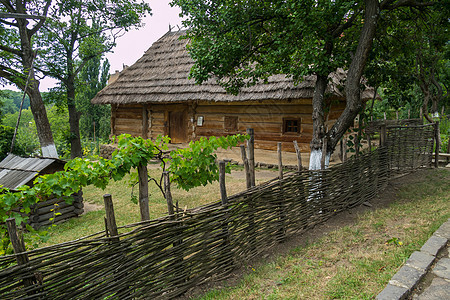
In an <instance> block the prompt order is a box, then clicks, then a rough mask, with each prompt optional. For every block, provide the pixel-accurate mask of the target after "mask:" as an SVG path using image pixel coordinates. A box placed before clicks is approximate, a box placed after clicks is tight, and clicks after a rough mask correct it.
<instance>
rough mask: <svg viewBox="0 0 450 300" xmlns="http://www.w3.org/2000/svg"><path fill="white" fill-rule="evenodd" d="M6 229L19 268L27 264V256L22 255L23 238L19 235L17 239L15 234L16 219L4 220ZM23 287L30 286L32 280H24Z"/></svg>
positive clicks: (23, 248) (23, 249) (23, 247)
mask: <svg viewBox="0 0 450 300" xmlns="http://www.w3.org/2000/svg"><path fill="white" fill-rule="evenodd" d="M6 227H7V229H8V234H9V239H10V241H11V245H12V246H13V250H14V254H16V261H17V264H18V265H19V266H20V265H25V264H28V262H29V259H28V255H27V254H26V253H24V252H25V251H26V249H25V242H24V241H23V236H22V235H20V237H19V234H18V233H17V226H16V219H14V218H8V219H6ZM23 285H24V286H25V288H26V287H29V286H32V285H33V280H32V279H31V278H24V279H23Z"/></svg>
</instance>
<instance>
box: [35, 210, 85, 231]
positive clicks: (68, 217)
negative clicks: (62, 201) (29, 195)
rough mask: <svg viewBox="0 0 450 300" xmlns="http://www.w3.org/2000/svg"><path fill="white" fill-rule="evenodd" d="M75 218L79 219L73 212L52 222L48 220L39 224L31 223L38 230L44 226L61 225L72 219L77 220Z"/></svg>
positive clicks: (57, 217)
mask: <svg viewBox="0 0 450 300" xmlns="http://www.w3.org/2000/svg"><path fill="white" fill-rule="evenodd" d="M75 217H78V215H77V214H76V213H75V212H74V211H72V212H69V213H66V214H64V215H59V216H56V217H55V218H54V219H53V220H51V221H50V220H47V221H42V222H39V223H31V226H33V228H35V229H37V228H40V227H43V226H49V225H53V224H59V223H62V222H65V221H67V220H69V219H71V218H75ZM35 226H36V227H35Z"/></svg>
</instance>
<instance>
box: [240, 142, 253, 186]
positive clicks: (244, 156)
mask: <svg viewBox="0 0 450 300" xmlns="http://www.w3.org/2000/svg"><path fill="white" fill-rule="evenodd" d="M240 148H241V157H242V163H243V164H244V172H245V182H246V183H247V189H248V188H250V187H251V186H252V180H251V175H250V170H249V166H248V159H247V153H246V151H245V145H241V146H240Z"/></svg>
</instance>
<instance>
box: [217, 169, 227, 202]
mask: <svg viewBox="0 0 450 300" xmlns="http://www.w3.org/2000/svg"><path fill="white" fill-rule="evenodd" d="M219 186H220V199H221V200H222V205H223V206H227V204H228V197H227V187H226V185H225V162H224V161H223V160H221V161H220V162H219Z"/></svg>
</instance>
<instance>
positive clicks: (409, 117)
mask: <svg viewBox="0 0 450 300" xmlns="http://www.w3.org/2000/svg"><path fill="white" fill-rule="evenodd" d="M408 119H411V109H408Z"/></svg>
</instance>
